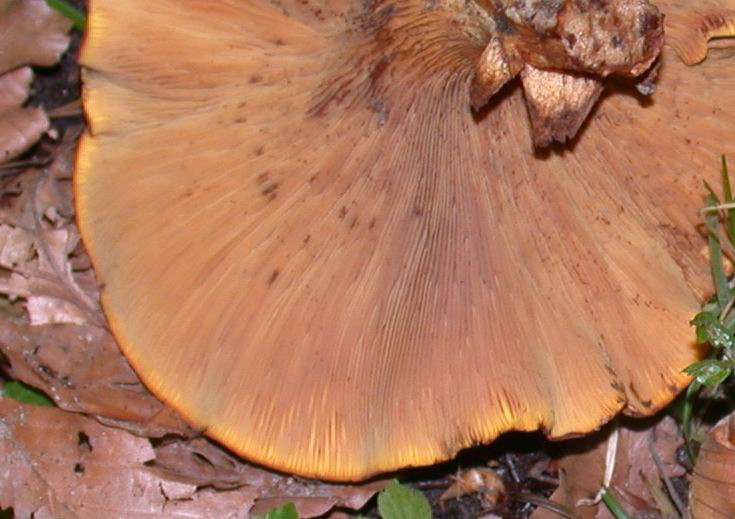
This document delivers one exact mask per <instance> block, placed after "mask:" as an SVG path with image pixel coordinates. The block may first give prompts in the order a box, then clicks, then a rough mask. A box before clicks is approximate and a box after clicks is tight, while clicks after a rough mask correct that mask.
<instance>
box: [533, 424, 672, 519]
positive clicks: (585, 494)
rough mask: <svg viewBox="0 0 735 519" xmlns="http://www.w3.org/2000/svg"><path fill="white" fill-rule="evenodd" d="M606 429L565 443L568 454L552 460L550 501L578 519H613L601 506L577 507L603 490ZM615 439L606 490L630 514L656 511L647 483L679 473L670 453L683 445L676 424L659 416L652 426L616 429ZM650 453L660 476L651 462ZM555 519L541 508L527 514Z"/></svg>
mask: <svg viewBox="0 0 735 519" xmlns="http://www.w3.org/2000/svg"><path fill="white" fill-rule="evenodd" d="M612 430H613V429H612V427H607V428H606V429H605V430H604V431H603V432H601V433H599V434H596V435H593V436H591V437H589V438H587V439H583V440H576V441H574V442H570V443H568V444H567V445H568V446H569V447H570V450H571V452H568V453H566V454H565V455H564V456H563V457H562V458H561V459H559V460H558V469H559V487H558V488H557V490H556V491H555V492H554V494H553V495H552V496H551V499H552V501H555V502H557V503H560V504H562V505H564V506H566V507H568V508H569V509H571V510H573V511H574V513H575V514H576V515H577V516H578V517H580V518H581V519H613V516H612V514H610V512H609V511H608V510H607V508H606V507H605V505H604V504H602V503H601V502H597V503H595V504H582V503H585V502H587V503H588V502H590V501H591V500H593V499H594V498H595V497H596V495H597V493H598V492H599V491H600V489H601V488H602V486H603V481H604V472H605V456H606V452H607V448H608V441H609V438H610V434H611V432H612ZM618 435H619V436H618V445H617V451H616V455H615V470H614V472H613V477H612V481H611V483H610V488H611V489H612V491H613V493H614V495H615V496H616V497H617V498H618V500H619V501H620V503H621V505H622V506H623V507H624V508H625V509H626V510H628V511H631V513H632V512H636V513H646V512H649V511H655V510H657V508H658V507H657V505H656V499H655V498H654V496H653V495H652V494H651V491H650V489H649V485H650V484H656V485H659V486H660V485H661V478H662V477H666V478H672V477H677V476H682V475H684V473H685V470H684V468H683V467H681V466H680V465H678V464H677V463H676V462H675V461H674V460H675V453H676V450H677V449H678V448H679V447H680V446H681V445H682V443H683V440H682V438H681V434H680V432H679V427H678V425H677V424H676V422H675V420H674V419H673V418H671V417H669V416H664V417H662V418H658V419H656V421H654V422H652V421H651V420H646V421H643V422H637V423H631V424H626V425H618ZM572 449H573V450H572ZM654 452H655V453H656V456H657V458H658V459H659V461H660V465H659V466H660V468H661V469H662V470H663V473H660V471H659V466H657V464H656V462H655V460H654V454H653V453H654ZM656 497H659V494H657V495H656ZM558 517H559V516H558V514H556V513H554V512H551V511H549V510H547V509H545V508H538V509H537V510H536V511H535V512H534V513H533V514H532V515H531V519H557V518H558Z"/></svg>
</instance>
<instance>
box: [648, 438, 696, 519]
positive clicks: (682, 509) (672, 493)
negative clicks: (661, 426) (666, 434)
mask: <svg viewBox="0 0 735 519" xmlns="http://www.w3.org/2000/svg"><path fill="white" fill-rule="evenodd" d="M655 434H656V429H655V428H654V429H652V430H651V433H650V434H649V436H648V450H650V451H651V457H652V458H653V463H654V464H655V465H656V470H658V476H659V478H661V480H662V481H663V482H664V485H665V486H666V490H667V491H668V493H669V497H670V498H671V501H672V502H673V503H674V506H675V507H676V511H677V512H679V516H680V517H683V518H684V519H688V518H689V514H688V513H687V507H686V506H684V503H683V502H682V500H681V497H680V496H679V494H678V492H677V491H676V488H674V484H673V483H672V482H671V479H670V478H669V477H668V476H667V475H666V472H665V471H664V464H663V462H662V461H661V457H660V456H659V455H658V452H656V448H655V446H654V441H655V439H656V438H655Z"/></svg>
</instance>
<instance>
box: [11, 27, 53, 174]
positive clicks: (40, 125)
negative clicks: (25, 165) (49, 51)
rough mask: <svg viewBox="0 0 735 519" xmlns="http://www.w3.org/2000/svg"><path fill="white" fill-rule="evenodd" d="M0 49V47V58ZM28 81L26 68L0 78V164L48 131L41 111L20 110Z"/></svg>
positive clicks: (27, 91)
mask: <svg viewBox="0 0 735 519" xmlns="http://www.w3.org/2000/svg"><path fill="white" fill-rule="evenodd" d="M1 25H2V24H1V23H0V26H1ZM2 50H3V49H2V48H1V47H0V56H3V53H2ZM0 61H2V58H0ZM32 80H33V72H32V71H31V69H30V68H29V67H22V68H19V69H16V70H13V71H11V72H7V73H5V74H2V75H0V162H2V161H5V160H10V159H12V158H15V157H17V156H18V155H20V154H21V153H23V152H25V151H26V150H28V149H29V148H30V147H31V146H33V145H34V144H35V143H36V142H38V140H39V139H40V138H41V136H42V135H43V134H44V133H46V131H47V130H48V128H49V120H48V117H47V116H46V113H45V112H44V111H43V109H42V108H24V107H23V103H24V102H25V100H26V99H27V98H28V95H29V93H30V86H31V81H32Z"/></svg>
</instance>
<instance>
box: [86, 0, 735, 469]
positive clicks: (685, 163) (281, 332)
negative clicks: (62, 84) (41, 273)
mask: <svg viewBox="0 0 735 519" xmlns="http://www.w3.org/2000/svg"><path fill="white" fill-rule="evenodd" d="M659 7H660V8H661V10H662V11H663V13H664V14H665V15H666V16H670V17H671V19H672V20H678V21H677V23H680V24H682V25H683V26H684V27H690V28H692V27H694V28H692V30H694V31H698V30H699V29H697V28H696V24H697V23H700V22H698V20H701V19H707V18H706V15H707V13H708V12H709V10H711V9H718V12H721V13H726V14H727V16H730V15H731V14H732V13H733V9H735V1H734V0H722V1H720V2H709V3H706V4H704V7H702V8H699V7H696V6H693V5H692V4H690V3H689V2H679V1H676V0H666V1H665V2H661V3H660V4H659ZM727 16H726V17H725V19H727ZM661 29H662V18H661V14H660V13H659V11H658V10H657V9H656V8H655V7H653V6H652V5H650V4H648V3H647V2H646V1H644V0H608V1H606V2H598V1H591V0H565V1H561V2H546V1H535V0H527V1H512V0H493V1H490V0H472V1H469V2H459V1H455V0H394V1H391V0H376V1H365V2H358V1H341V0H206V1H205V0H186V1H182V0H146V1H145V2H143V1H142V0H94V1H93V2H92V3H91V12H90V16H89V32H88V35H87V40H86V42H85V45H84V48H83V51H82V57H81V60H82V62H83V64H84V66H85V67H86V71H85V74H84V79H85V87H84V103H85V106H86V111H87V116H88V119H89V131H88V133H87V134H86V135H85V136H84V137H83V139H82V142H81V146H80V150H79V155H78V165H77V171H76V175H75V188H76V196H77V209H78V221H79V225H80V228H81V232H82V236H83V238H84V240H85V242H86V245H87V247H88V248H89V251H90V254H91V256H92V258H93V262H94V265H95V268H96V271H97V275H98V279H99V283H100V285H101V287H102V303H103V305H104V308H105V311H106V314H107V317H108V319H109V323H110V326H111V329H112V330H113V332H114V334H115V336H116V338H117V340H118V341H119V343H120V346H121V348H122V350H123V352H124V353H125V355H126V356H127V358H128V359H129V361H130V362H131V364H132V365H133V367H134V368H135V369H136V370H137V372H138V373H139V375H140V376H141V378H142V379H143V381H144V382H145V383H146V384H147V385H148V386H149V387H150V388H151V389H152V390H153V391H154V392H155V393H156V394H157V395H158V396H159V397H160V398H162V399H163V400H164V401H166V402H167V403H169V404H170V405H171V406H173V407H174V408H176V409H177V410H179V411H180V412H181V413H182V414H183V416H185V417H186V418H187V419H188V420H189V421H190V422H191V423H192V424H194V425H195V426H198V427H200V428H201V429H202V430H204V431H205V432H206V434H207V435H209V436H211V437H212V438H215V439H217V440H219V441H220V442H222V443H223V444H224V445H226V446H227V447H229V448H231V449H232V450H234V451H235V452H237V453H239V454H241V455H243V456H245V457H247V458H248V459H250V460H253V461H255V462H258V463H261V464H264V465H266V466H269V467H274V468H276V469H280V470H284V471H289V472H293V473H297V474H301V475H306V476H315V477H320V478H324V479H333V480H358V479H363V478H366V477H368V476H370V475H373V474H376V473H379V472H383V471H389V470H393V469H396V468H399V467H405V466H416V465H426V464H432V463H435V462H438V461H442V460H446V459H449V458H451V457H452V456H454V455H455V454H456V453H457V451H458V450H460V449H462V448H465V447H468V446H471V445H475V444H478V443H482V442H489V441H491V440H493V439H494V438H496V437H497V436H498V435H500V434H501V433H503V432H505V431H509V430H518V431H533V430H538V429H542V430H543V431H544V433H545V434H547V435H548V436H549V437H551V438H555V439H559V438H565V437H569V436H571V435H578V434H581V433H585V432H589V431H592V430H595V429H597V428H599V427H600V426H601V425H602V424H604V423H605V422H606V421H608V420H610V418H611V417H613V416H614V415H616V414H617V413H618V412H621V411H622V412H624V413H626V414H628V415H650V414H652V413H654V412H655V411H656V410H658V409H660V408H661V407H662V406H664V405H665V404H666V403H668V402H669V401H670V400H671V399H672V398H673V397H674V396H675V395H676V394H677V393H678V392H679V391H680V389H681V388H682V387H683V386H685V385H686V384H687V382H688V381H689V378H688V377H687V376H686V375H685V374H683V373H682V369H683V368H684V367H686V366H687V365H689V364H690V363H691V362H693V361H695V360H696V359H698V358H699V357H700V356H701V354H702V352H701V351H700V350H699V349H698V348H697V347H696V345H695V344H694V336H693V332H692V330H691V329H690V326H689V320H690V319H691V317H692V315H693V314H694V313H695V311H696V310H697V309H698V306H699V302H700V300H701V299H702V298H703V297H705V296H706V295H707V294H708V293H709V292H710V281H709V276H708V271H707V261H706V258H705V257H703V256H702V254H701V249H702V247H703V245H704V243H703V240H702V239H701V236H700V235H699V234H698V232H697V230H696V226H697V224H698V214H697V209H698V208H699V207H700V205H701V204H702V202H703V196H702V195H703V191H704V189H703V185H702V180H703V179H710V181H711V182H713V183H715V182H716V180H715V179H716V178H717V165H718V163H719V155H720V154H722V153H732V152H733V151H735V142H733V135H734V133H733V130H734V129H735V104H733V103H732V102H730V100H731V99H730V98H731V94H730V93H729V92H730V91H731V88H730V87H731V83H732V81H733V73H734V71H735V62H733V59H732V56H731V53H730V52H729V51H728V50H727V49H724V50H723V49H716V50H712V51H711V52H710V56H709V58H708V59H706V60H705V61H703V62H702V63H701V64H699V65H698V66H696V67H689V66H687V65H686V64H685V63H683V62H682V60H681V59H680V58H679V57H678V56H677V55H676V54H675V53H673V52H672V51H671V48H670V47H666V48H664V50H663V52H661V49H662V45H663V40H662V34H661ZM680 34H684V36H682V38H688V37H689V36H687V35H686V34H689V33H686V31H684V32H683V33H682V32H680ZM698 34H703V35H704V36H702V37H704V38H707V37H708V36H707V35H708V34H709V33H707V32H706V31H705V32H701V31H700V32H699V33H698ZM678 43H679V45H680V47H681V45H685V44H686V40H682V41H679V42H678ZM705 46H706V39H705ZM674 48H677V47H676V46H675V45H674ZM659 55H660V58H659V59H658V61H656V60H657V57H659ZM654 69H656V70H654ZM656 73H657V74H658V79H656V77H655V76H656ZM519 76H520V77H519ZM514 78H515V79H514ZM519 83H521V84H522V85H520V86H519ZM636 85H637V86H638V87H639V90H641V91H643V92H650V91H651V90H652V89H653V85H655V87H656V93H655V94H654V95H653V96H652V97H650V98H646V97H644V96H642V95H641V94H640V93H639V92H638V90H636V88H635V87H636ZM604 87H608V88H607V89H606V90H605V92H604V93H603V88H604ZM524 91H525V97H524ZM601 94H602V96H601V99H600V101H599V103H596V101H597V99H598V97H600V95H601ZM526 104H528V108H526ZM529 121H530V122H529ZM580 128H581V131H579V132H578V130H580ZM531 137H532V138H531ZM569 139H571V141H570V142H567V144H565V145H562V144H556V145H553V146H551V147H550V148H545V149H544V148H543V146H544V145H546V144H548V143H550V142H551V141H565V140H569ZM532 142H535V143H536V145H535V146H534V145H533V144H532Z"/></svg>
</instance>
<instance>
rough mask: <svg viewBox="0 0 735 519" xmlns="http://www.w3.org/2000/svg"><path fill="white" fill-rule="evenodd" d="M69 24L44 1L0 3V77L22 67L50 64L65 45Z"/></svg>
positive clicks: (64, 48)
mask: <svg viewBox="0 0 735 519" xmlns="http://www.w3.org/2000/svg"><path fill="white" fill-rule="evenodd" d="M71 25H72V24H71V21H70V20H69V19H67V18H66V17H65V16H63V15H62V14H60V13H58V12H56V11H54V10H53V9H51V8H50V7H49V6H48V5H47V4H46V2H45V0H0V34H2V35H3V37H2V52H0V74H2V73H5V72H7V71H8V70H12V69H14V68H16V67H19V66H22V65H40V66H44V67H48V66H50V65H53V64H54V63H56V62H57V61H59V58H60V57H61V54H63V52H64V51H65V50H66V48H67V47H68V46H69V36H68V34H67V33H68V32H69V30H70V29H71Z"/></svg>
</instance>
